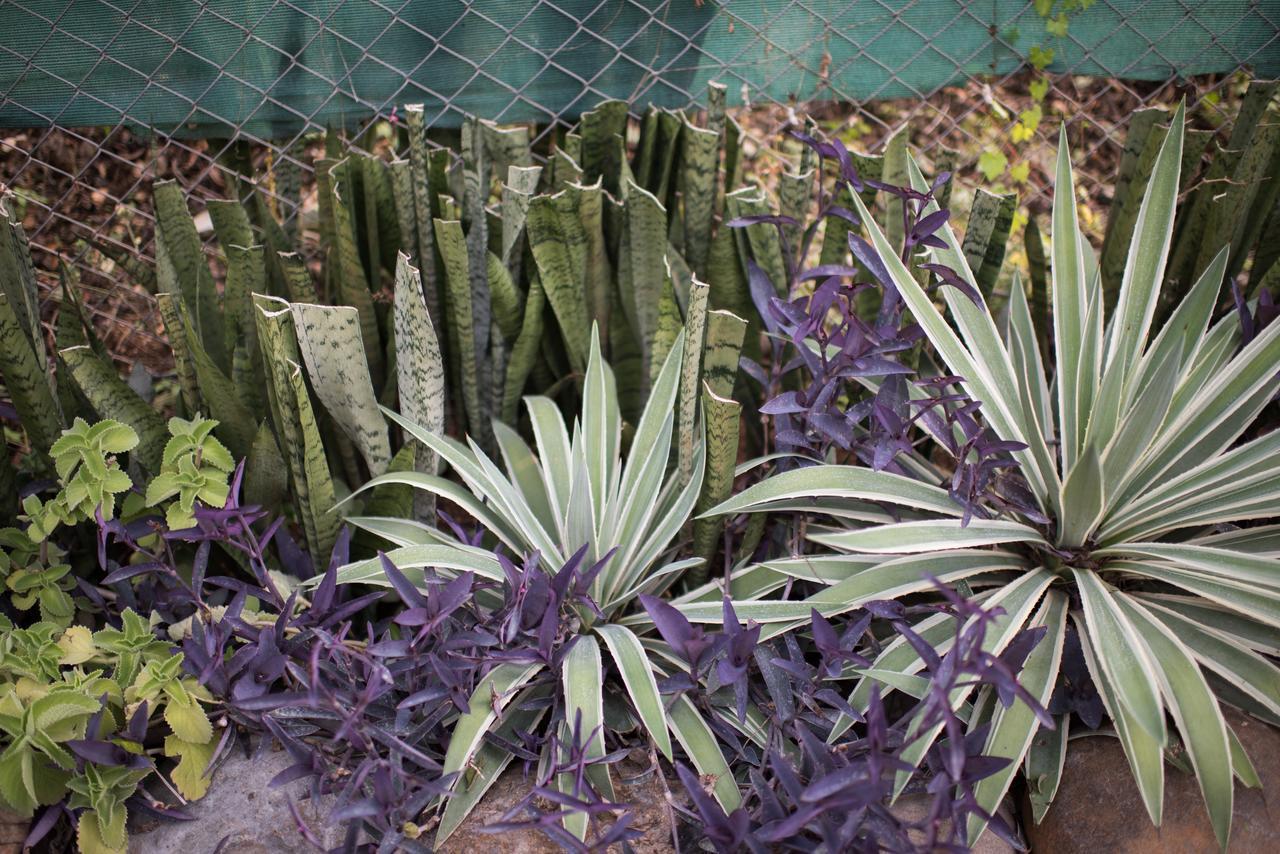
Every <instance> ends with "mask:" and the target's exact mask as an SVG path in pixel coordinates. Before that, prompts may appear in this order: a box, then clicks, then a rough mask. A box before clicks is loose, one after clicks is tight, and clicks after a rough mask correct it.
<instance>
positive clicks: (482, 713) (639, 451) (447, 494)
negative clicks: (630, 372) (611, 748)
mask: <svg viewBox="0 0 1280 854" xmlns="http://www.w3.org/2000/svg"><path fill="white" fill-rule="evenodd" d="M685 334H686V333H685V332H681V333H679V335H678V336H677V337H676V340H675V342H674V346H673V347H672V348H671V350H670V352H669V353H668V354H667V356H666V359H665V362H664V363H663V366H662V369H661V371H660V372H659V374H658V376H657V378H656V379H655V381H654V384H653V387H652V390H651V393H650V396H649V400H648V402H647V404H646V405H645V408H644V411H643V414H642V415H641V417H640V420H639V422H638V424H637V425H636V429H635V434H634V436H633V437H632V440H631V446H630V453H629V454H628V455H627V457H626V458H625V459H623V457H622V454H621V447H622V419H621V416H620V414H619V410H618V399H617V393H616V390H615V385H614V378H613V372H612V371H611V370H610V368H609V366H608V365H607V364H606V363H605V361H604V359H603V357H602V356H601V352H600V341H599V336H598V335H595V334H593V336H592V339H591V344H590V359H589V363H588V368H587V373H586V378H585V383H584V390H583V404H582V414H581V417H580V419H578V420H577V421H575V423H574V425H573V430H572V434H571V433H570V431H569V430H568V428H567V427H566V425H565V423H564V419H563V417H562V416H561V414H560V411H559V409H558V408H557V407H556V405H555V404H554V403H553V402H552V401H551V400H550V399H549V398H545V397H528V398H526V399H525V403H526V405H527V407H528V411H529V416H530V419H531V421H532V424H533V432H534V436H535V439H536V443H535V444H536V454H535V449H531V448H530V447H529V446H528V445H526V444H525V442H524V440H523V439H521V438H520V436H519V435H518V434H517V433H516V432H515V431H514V430H513V429H511V428H509V427H507V426H506V425H504V424H502V423H501V422H498V421H494V430H495V438H496V440H497V444H498V446H499V448H500V449H501V452H502V456H503V462H504V464H505V472H504V471H503V469H500V468H499V467H498V465H497V464H495V463H494V461H493V460H491V459H490V458H489V457H488V456H487V455H486V454H485V453H484V452H483V450H481V448H480V447H479V445H478V444H477V443H476V442H475V441H474V440H472V439H468V440H467V442H466V444H464V443H462V442H459V441H457V440H455V439H452V438H449V437H447V436H444V435H443V434H442V433H438V432H432V431H431V430H427V429H424V428H423V427H421V426H419V425H417V424H415V423H413V422H412V421H410V420H408V419H406V418H404V417H402V416H400V415H397V414H395V413H393V412H391V411H390V410H386V412H387V414H388V416H389V417H391V418H392V419H393V420H394V421H396V422H397V423H398V424H400V425H401V426H402V427H403V428H404V429H405V431H406V433H407V435H410V436H413V437H414V438H415V439H417V440H418V441H420V442H422V443H423V444H424V445H425V446H427V447H428V448H429V449H431V450H432V451H434V452H435V453H436V454H438V455H439V457H440V459H441V460H443V461H444V462H445V463H447V464H448V465H449V466H451V467H452V468H453V470H454V471H455V472H456V473H457V475H458V477H459V478H460V479H461V480H462V481H463V483H464V484H465V485H466V487H465V488H463V487H461V486H459V485H457V484H456V483H454V482H452V481H450V480H446V479H445V478H442V477H438V476H435V475H431V474H421V473H415V472H399V473H394V472H393V473H388V474H385V475H382V476H380V477H377V478H374V479H373V480H371V481H370V482H369V483H368V484H366V485H365V487H364V488H363V489H371V488H374V487H377V486H378V485H380V484H386V483H402V484H408V485H410V486H413V487H415V488H417V489H422V490H427V491H428V492H431V493H433V494H435V495H436V496H438V497H440V498H445V499H448V500H449V501H450V502H453V503H454V504H456V505H458V506H460V507H462V508H463V509H464V510H465V511H466V512H467V513H469V514H470V515H471V516H472V517H473V518H474V519H475V520H476V522H478V523H479V524H480V525H481V526H483V527H484V528H485V529H486V530H487V531H488V532H489V533H490V534H492V535H493V537H495V538H496V539H497V540H498V541H499V542H500V543H501V544H502V545H503V546H504V547H505V549H506V551H507V553H508V554H509V555H514V556H515V557H517V558H518V557H521V556H528V555H531V554H534V553H536V554H537V555H538V556H539V562H540V565H541V566H543V567H549V568H550V571H552V572H554V571H555V568H556V567H560V566H563V565H565V564H566V563H568V562H574V563H575V564H578V563H579V562H580V565H582V566H584V567H592V571H593V572H594V571H595V568H596V565H597V564H602V568H600V569H599V572H598V574H596V575H595V576H594V578H593V579H592V580H591V582H590V587H589V596H590V598H591V600H592V601H593V602H594V603H596V605H597V606H598V609H599V610H598V612H592V611H591V610H590V609H581V610H580V613H579V615H580V618H581V619H580V621H577V628H576V632H577V635H578V636H577V637H576V639H574V640H573V641H572V646H571V648H570V649H569V651H568V653H567V654H566V657H565V659H564V661H563V665H562V673H561V681H562V685H563V698H564V702H565V717H566V720H568V721H571V720H573V719H574V716H575V715H576V714H577V713H579V712H580V713H581V715H582V717H581V732H583V733H588V734H589V736H588V737H589V744H588V745H587V748H586V749H587V751H588V755H589V756H595V757H600V756H603V755H604V736H603V731H602V729H601V725H602V724H603V711H602V710H603V703H604V691H605V686H604V683H605V673H606V672H607V671H608V668H606V667H605V666H604V664H603V662H602V646H603V647H604V649H606V650H607V654H608V655H609V656H611V657H612V660H613V662H614V664H615V665H616V667H615V668H613V669H615V670H616V672H617V673H618V674H619V675H620V676H621V680H622V683H623V685H624V686H625V688H626V691H627V693H628V695H629V699H630V701H631V705H632V707H633V708H634V710H635V714H636V717H637V718H638V719H639V721H640V722H641V723H642V724H643V726H644V727H645V729H646V730H647V732H648V733H649V735H650V736H651V738H652V740H653V743H654V744H655V745H656V747H657V748H658V749H659V750H660V751H661V752H662V753H663V754H664V755H665V756H666V757H667V758H668V759H670V758H672V741H671V736H672V735H674V736H675V738H676V740H677V741H678V742H679V743H680V744H681V745H682V746H683V748H684V750H685V752H686V753H687V754H688V755H689V757H690V758H691V760H692V761H693V763H694V765H695V766H696V767H697V768H698V770H699V772H700V773H703V774H707V775H712V776H713V777H714V778H716V779H717V780H719V781H721V782H720V783H719V784H718V785H717V787H716V796H717V798H719V800H720V802H721V804H722V805H723V806H724V808H725V809H726V810H727V811H732V810H733V809H734V808H735V807H737V806H738V803H739V801H740V796H739V793H738V789H737V786H736V784H735V783H734V779H733V775H732V773H731V772H730V770H729V768H728V766H727V764H726V763H725V760H724V757H723V755H722V754H721V752H720V749H719V747H718V746H717V745H716V741H715V738H714V736H713V735H712V732H711V730H710V728H709V727H708V725H707V723H706V722H705V720H704V719H703V718H702V716H701V713H700V712H699V711H698V710H697V709H696V707H695V706H694V705H693V703H691V702H690V701H689V700H688V699H687V698H684V697H681V698H680V699H678V700H676V701H675V702H674V703H672V704H670V705H669V706H668V704H666V703H664V701H663V698H662V697H661V696H660V694H659V693H658V687H657V680H658V679H659V678H663V677H665V676H666V675H668V671H667V670H664V665H665V666H666V667H668V668H671V667H673V665H672V663H671V661H672V660H673V659H671V658H670V656H668V659H667V660H666V661H661V660H651V656H650V648H651V647H653V646H655V645H656V647H658V648H663V647H664V645H663V644H662V643H661V642H660V641H658V640H655V639H648V638H646V639H645V640H644V641H643V642H642V640H641V637H640V636H639V634H637V631H636V630H633V629H632V628H629V627H628V626H637V625H647V622H648V621H647V620H646V619H643V618H637V616H636V615H635V611H637V610H638V609H639V606H638V600H639V597H640V596H641V595H642V594H652V595H656V594H660V593H662V592H663V591H665V590H666V589H668V588H669V587H670V586H671V585H672V584H673V583H674V582H676V581H677V580H678V579H679V578H680V577H681V575H682V574H683V573H684V572H685V571H686V570H688V569H690V568H692V567H694V566H697V565H699V564H701V563H702V559H701V558H685V559H676V556H677V552H678V550H679V547H680V542H679V539H678V535H679V533H680V531H681V529H682V528H684V526H685V525H686V523H687V522H688V521H689V519H690V517H691V516H692V515H693V512H694V507H695V504H696V503H697V502H698V499H699V496H700V494H701V493H702V491H703V480H704V457H705V451H704V442H702V441H697V442H694V443H692V445H691V447H688V448H682V449H681V450H682V453H687V454H688V455H689V456H688V465H686V466H672V465H671V464H670V459H671V456H672V454H671V450H672V445H673V437H674V435H675V434H676V433H677V430H676V424H677V413H678V410H679V408H680V407H679V406H677V401H678V400H679V399H680V397H681V395H680V393H679V392H680V390H681V387H682V385H685V384H688V383H690V382H696V375H694V376H693V377H691V376H689V374H688V372H684V375H683V376H682V370H681V366H682V364H685V363H686V354H685V352H684V351H685V347H684V342H685ZM730 432H731V433H732V434H733V435H734V436H735V437H736V434H737V420H736V418H734V419H733V426H732V430H731V431H730ZM731 447H732V448H735V449H736V442H735V443H734V444H733V445H732V446H731ZM731 466H732V459H731V457H730V467H731ZM361 491H363V490H361ZM704 500H705V499H704ZM347 521H348V522H350V523H352V524H354V525H356V526H358V527H361V528H364V529H366V530H368V531H371V532H373V533H375V534H378V535H379V536H381V537H383V538H385V539H387V540H389V541H391V542H393V543H396V544H398V546H399V547H398V548H395V549H393V550H391V551H389V552H387V554H386V557H387V558H388V559H389V560H390V561H391V562H392V563H394V564H395V566H396V567H397V568H398V569H399V570H401V571H402V572H403V574H404V575H405V576H406V577H407V578H408V579H409V580H410V581H411V582H413V583H421V582H422V580H423V573H424V570H425V568H427V567H432V568H435V569H440V570H443V571H445V572H446V573H449V572H459V571H471V572H474V573H475V574H476V575H478V576H481V577H484V578H487V579H490V580H492V581H495V582H499V583H501V582H503V581H504V579H505V578H506V576H505V574H504V570H503V566H502V564H501V562H500V561H499V560H498V559H497V557H496V556H495V554H494V553H493V552H491V551H488V550H487V549H483V548H479V547H476V546H471V545H467V544H464V543H460V542H459V541H458V540H457V539H455V538H454V537H452V536H450V535H449V534H447V533H445V532H443V531H440V530H438V529H436V528H433V527H429V526H427V525H425V524H422V523H420V522H415V521H408V520H403V519H391V518H370V517H363V518H362V517H349V518H348V519H347ZM584 544H585V548H586V553H585V556H584V557H583V558H581V559H579V558H578V557H577V554H576V553H577V552H578V551H579V550H580V549H581V548H583V546H584ZM337 577H338V581H339V582H340V583H371V584H384V585H386V584H389V583H390V582H389V581H388V579H387V578H386V575H385V572H384V569H383V567H382V563H381V559H375V560H367V561H361V562H357V563H353V564H350V565H348V566H346V567H343V568H341V569H340V570H339V571H338V576H337ZM628 612H631V614H630V617H629V619H627V620H625V621H624V619H623V618H624V617H627V616H628ZM643 633H644V632H643V630H640V634H643ZM566 646H568V644H566ZM674 660H675V661H678V659H674ZM544 667H545V665H544V664H540V663H532V664H530V663H525V662H523V661H522V662H519V663H513V662H508V663H502V664H498V665H497V666H495V667H494V668H493V669H492V670H490V671H489V672H488V673H487V674H486V675H485V676H484V677H483V678H482V679H481V681H480V682H479V684H478V685H477V686H476V687H475V690H474V692H473V695H472V698H471V702H470V711H469V712H467V713H463V714H460V715H459V716H458V719H457V721H456V722H455V723H454V724H453V734H452V736H451V741H450V744H449V747H448V751H447V754H446V757H445V761H444V771H443V773H444V774H445V775H449V774H452V773H454V772H458V771H462V770H464V769H472V770H474V771H475V772H476V773H475V774H470V773H468V774H464V775H460V776H458V778H457V781H456V782H455V794H454V796H453V797H451V798H449V799H448V801H447V802H446V805H445V808H444V813H443V816H442V818H441V824H440V826H439V829H438V831H437V836H436V843H437V844H439V843H441V842H443V840H444V839H445V838H447V837H448V835H449V834H450V833H452V831H453V830H454V829H456V828H457V826H458V824H459V823H460V822H461V821H462V819H463V818H464V817H465V816H466V814H467V812H468V811H469V810H470V809H471V808H472V807H473V806H474V805H475V804H476V802H477V801H478V800H479V798H480V796H481V795H483V793H484V791H485V790H486V789H487V788H488V787H489V786H490V785H491V784H492V783H493V781H494V780H496V779H497V777H498V775H499V774H500V773H501V772H502V770H503V769H504V768H505V767H506V765H507V763H508V762H510V760H511V759H512V754H510V753H506V752H504V751H502V750H501V749H499V748H497V747H495V746H494V745H493V744H490V743H489V742H488V741H487V740H486V739H485V734H486V733H488V732H490V731H493V730H496V729H497V728H498V727H500V726H504V725H508V726H509V722H507V720H506V719H508V718H510V714H506V713H504V712H503V711H502V710H503V709H508V710H517V709H519V708H521V707H522V706H523V705H525V704H526V703H527V701H528V700H529V699H530V697H531V696H537V695H538V692H539V691H542V692H543V693H542V695H541V696H543V697H545V685H544V686H542V687H538V688H533V687H530V683H531V681H532V680H534V678H535V677H537V676H539V674H540V672H541V671H543V669H544ZM495 698H497V699H495ZM512 713H513V714H514V712H512ZM479 751H484V755H483V756H481V755H480V754H479ZM592 770H601V771H603V769H592ZM604 777H605V779H604V780H603V781H601V782H603V784H604V790H605V791H611V789H609V788H608V786H609V784H608V781H607V771H606V772H604ZM585 819H586V816H585V814H582V815H578V816H573V817H570V818H566V819H565V824H566V827H567V828H569V829H570V830H572V831H573V832H575V833H577V834H578V835H579V836H581V835H582V834H583V833H584V832H585V831H586V823H585Z"/></svg>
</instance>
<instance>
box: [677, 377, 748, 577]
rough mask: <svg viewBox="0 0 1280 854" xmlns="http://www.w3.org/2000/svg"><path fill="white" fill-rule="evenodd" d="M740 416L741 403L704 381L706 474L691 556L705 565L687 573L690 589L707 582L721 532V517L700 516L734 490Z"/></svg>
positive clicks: (722, 524)
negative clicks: (708, 571) (722, 394)
mask: <svg viewBox="0 0 1280 854" xmlns="http://www.w3.org/2000/svg"><path fill="white" fill-rule="evenodd" d="M741 415H742V404H740V403H738V402H737V401H735V400H733V399H732V398H728V397H724V396H721V395H718V394H716V392H715V391H714V390H713V388H712V385H711V383H710V382H709V381H704V382H703V386H702V417H703V423H704V424H705V425H706V442H707V472H706V476H705V477H704V478H703V481H702V493H701V494H700V495H699V496H698V502H697V504H695V505H694V512H696V513H697V514H698V516H699V518H697V519H695V520H694V523H693V555H694V557H700V558H702V559H703V561H705V563H704V564H703V566H702V567H699V568H696V569H693V570H690V572H689V574H688V578H689V584H690V585H691V586H697V585H698V584H701V583H702V582H703V581H705V580H706V575H707V571H706V569H705V567H706V566H708V565H709V564H710V562H711V558H712V557H713V556H714V555H715V552H716V546H717V544H718V541H719V539H720V534H721V532H722V531H723V530H724V517H723V516H710V517H703V515H702V514H704V513H705V512H706V511H707V510H709V509H711V508H712V507H715V506H716V505H718V504H720V503H722V502H723V501H724V500H725V499H726V498H728V497H729V494H730V493H731V492H732V491H733V471H734V464H735V463H736V462H737V460H738V426H739V418H740V416H741Z"/></svg>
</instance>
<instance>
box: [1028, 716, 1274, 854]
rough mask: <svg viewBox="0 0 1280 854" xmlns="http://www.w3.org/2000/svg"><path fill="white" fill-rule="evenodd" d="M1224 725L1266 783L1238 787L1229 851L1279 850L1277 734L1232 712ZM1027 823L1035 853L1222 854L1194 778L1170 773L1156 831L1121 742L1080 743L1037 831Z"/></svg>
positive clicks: (1070, 754)
mask: <svg viewBox="0 0 1280 854" xmlns="http://www.w3.org/2000/svg"><path fill="white" fill-rule="evenodd" d="M1227 721H1228V723H1229V724H1230V725H1231V727H1232V729H1234V730H1235V732H1236V735H1237V736H1239V738H1240V742H1241V744H1243V745H1244V749H1245V752H1246V753H1248V754H1249V758H1250V759H1251V760H1252V761H1253V765H1254V767H1255V768H1256V769H1257V771H1258V777H1259V778H1260V779H1261V780H1262V788H1261V789H1246V788H1244V787H1243V786H1241V785H1239V783H1237V784H1236V792H1235V812H1234V814H1233V815H1232V819H1231V841H1230V845H1229V847H1228V848H1227V850H1228V852H1239V854H1246V852H1248V854H1253V852H1258V851H1280V809H1277V808H1274V807H1273V808H1272V809H1270V810H1268V808H1267V801H1268V800H1271V801H1273V802H1276V803H1278V804H1280V730H1277V729H1274V728H1272V727H1270V726H1268V725H1267V724H1264V723H1261V722H1260V721H1257V720H1254V719H1252V718H1246V717H1244V716H1243V715H1240V714H1237V713H1234V712H1231V711H1228V714H1227ZM1027 824H1028V828H1027V831H1028V836H1029V837H1030V840H1031V849H1032V850H1033V851H1044V852H1052V854H1074V852H1081V854H1084V852H1095V851H1107V852H1116V854H1147V852H1151V854H1156V852H1159V854H1193V852H1194V854H1200V852H1206V851H1217V850H1218V843H1217V840H1216V839H1215V837H1214V835H1213V828H1212V826H1211V825H1210V824H1209V815H1208V813H1207V812H1206V811H1205V807H1204V800H1203V798H1202V797H1201V795H1200V787H1199V786H1198V785H1197V784H1196V781H1195V778H1194V777H1193V776H1192V775H1190V774H1187V773H1184V772H1182V771H1179V770H1177V769H1175V768H1173V767H1171V766H1169V765H1166V766H1165V793H1164V821H1163V824H1162V826H1160V827H1158V828H1157V827H1154V826H1152V824H1151V821H1150V819H1149V818H1148V816H1147V811H1146V808H1145V807H1143V805H1142V799H1141V798H1140V796H1139V795H1138V788H1137V785H1136V784H1135V783H1134V782H1133V777H1132V774H1131V772H1130V770H1129V763H1128V761H1127V760H1126V759H1125V758H1124V751H1123V749H1122V748H1121V747H1120V742H1119V740H1117V739H1115V738H1109V737H1104V736H1098V737H1090V738H1080V739H1075V740H1073V741H1072V742H1071V745H1070V748H1069V749H1068V750H1067V761H1066V766H1065V767H1064V768H1063V773H1062V783H1061V785H1060V787H1059V788H1058V794H1057V797H1055V798H1054V800H1053V806H1051V807H1050V808H1049V812H1048V813H1047V814H1046V815H1045V818H1044V821H1043V822H1042V823H1041V824H1040V825H1039V826H1037V827H1032V826H1030V822H1029V821H1028V822H1027Z"/></svg>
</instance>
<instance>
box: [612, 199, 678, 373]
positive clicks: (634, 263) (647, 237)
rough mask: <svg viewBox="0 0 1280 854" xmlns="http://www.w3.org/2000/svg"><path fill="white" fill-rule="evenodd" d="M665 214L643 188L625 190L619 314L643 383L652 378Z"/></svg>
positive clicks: (663, 250)
mask: <svg viewBox="0 0 1280 854" xmlns="http://www.w3.org/2000/svg"><path fill="white" fill-rule="evenodd" d="M666 222H667V212H666V210H665V209H664V208H663V206H662V203H661V202H660V201H659V200H658V199H657V198H655V197H654V196H653V195H652V194H651V193H649V192H646V191H645V190H644V188H643V187H640V186H638V185H636V184H634V183H633V184H629V185H628V186H627V205H626V211H625V226H624V230H625V234H626V240H627V245H626V247H625V248H624V250H625V252H626V254H627V258H628V261H629V265H630V266H629V282H630V287H629V293H624V294H623V295H622V312H623V315H624V316H625V317H626V318H627V322H628V323H630V324H631V328H632V330H633V331H634V332H635V335H636V339H637V341H639V343H640V348H641V353H642V358H643V361H644V370H645V377H646V380H647V379H648V377H649V376H651V375H652V374H653V368H652V365H653V339H654V336H655V334H656V333H657V328H658V310H659V309H658V305H659V302H660V300H659V295H660V294H661V291H662V279H663V276H664V275H665V265H664V263H663V255H664V252H665V249H666Z"/></svg>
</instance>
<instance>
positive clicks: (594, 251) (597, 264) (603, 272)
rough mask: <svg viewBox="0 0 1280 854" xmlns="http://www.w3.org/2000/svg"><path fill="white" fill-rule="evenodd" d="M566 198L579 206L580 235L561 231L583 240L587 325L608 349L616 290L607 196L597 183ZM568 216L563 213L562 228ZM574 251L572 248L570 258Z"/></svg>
mask: <svg viewBox="0 0 1280 854" xmlns="http://www.w3.org/2000/svg"><path fill="white" fill-rule="evenodd" d="M565 194H566V198H573V199H574V201H575V203H576V204H574V205H573V207H574V208H576V210H577V218H578V225H579V228H580V231H579V229H573V230H572V231H570V230H569V229H565V228H563V227H562V232H563V233H565V234H572V235H574V236H575V238H578V237H580V239H581V240H582V243H581V265H580V267H579V275H580V277H581V281H582V290H583V293H585V294H586V299H587V310H588V321H589V322H590V323H591V324H593V326H594V327H595V328H596V329H597V330H598V331H599V333H600V337H601V341H602V342H603V343H604V346H605V348H606V349H608V346H609V328H610V325H609V315H610V314H611V312H612V311H613V300H614V292H615V290H616V287H615V285H614V277H613V270H612V265H611V264H610V263H609V253H608V250H607V241H606V239H605V233H604V193H603V191H602V189H601V182H600V181H599V180H597V181H596V182H595V183H594V184H590V185H586V186H583V185H577V184H571V185H570V186H569V187H568V188H567V189H566V190H565ZM566 215H567V214H566V213H564V212H562V213H561V218H562V224H563V218H564V217H565V216H566ZM572 248H573V247H572V244H571V254H572Z"/></svg>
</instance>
